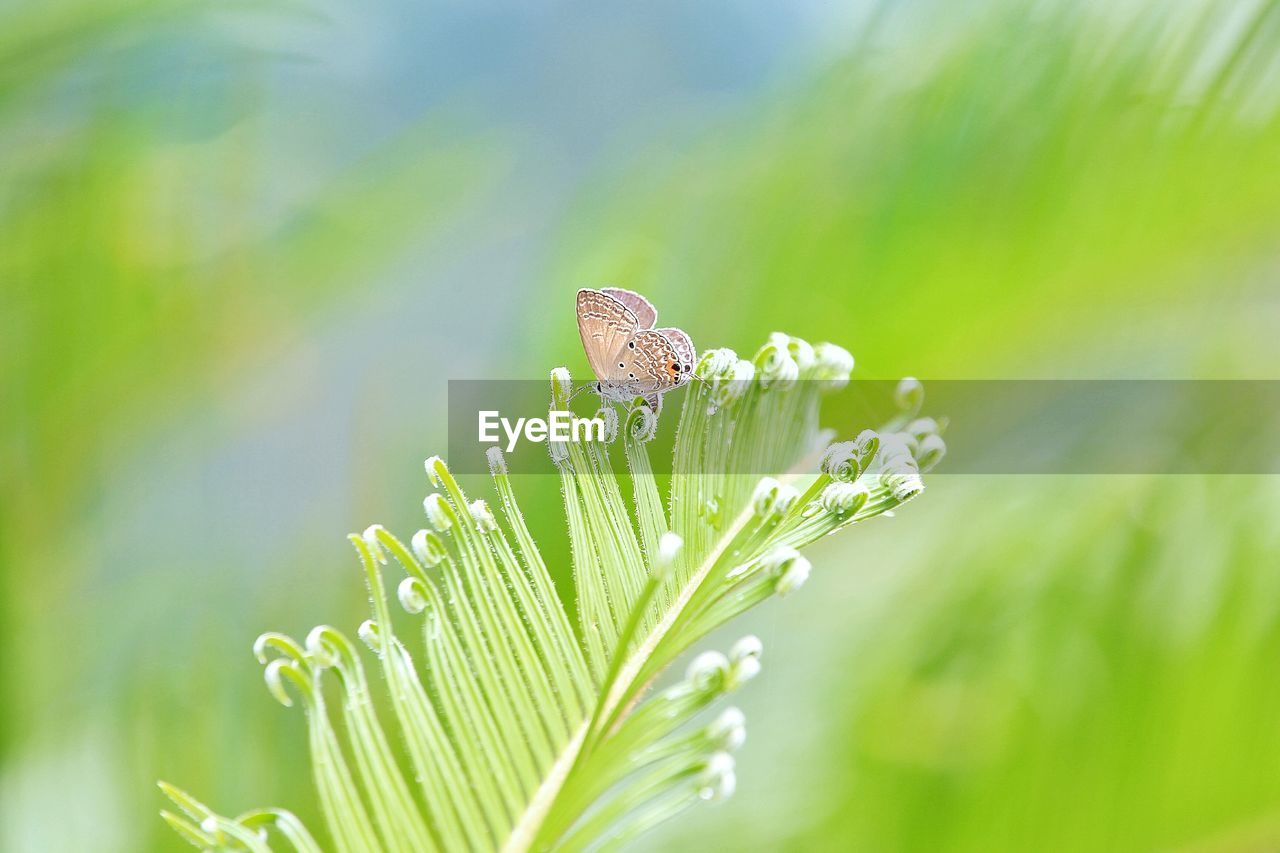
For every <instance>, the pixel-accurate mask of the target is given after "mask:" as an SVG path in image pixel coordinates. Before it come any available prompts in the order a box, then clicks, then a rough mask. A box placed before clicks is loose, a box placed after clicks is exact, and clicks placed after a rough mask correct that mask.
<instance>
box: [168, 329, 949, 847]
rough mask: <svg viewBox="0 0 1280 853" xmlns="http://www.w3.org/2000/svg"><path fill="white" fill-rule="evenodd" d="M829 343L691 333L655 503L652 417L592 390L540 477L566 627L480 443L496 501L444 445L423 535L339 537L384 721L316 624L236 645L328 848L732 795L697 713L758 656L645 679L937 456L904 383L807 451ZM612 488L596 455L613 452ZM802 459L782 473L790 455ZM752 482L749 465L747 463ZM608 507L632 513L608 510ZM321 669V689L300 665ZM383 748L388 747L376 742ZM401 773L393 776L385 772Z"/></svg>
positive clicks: (460, 843) (304, 841)
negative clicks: (303, 728)
mask: <svg viewBox="0 0 1280 853" xmlns="http://www.w3.org/2000/svg"><path fill="white" fill-rule="evenodd" d="M852 368H853V359H852V358H851V357H850V356H849V354H848V353H847V352H845V351H844V350H842V349H840V348H839V347H836V346H833V345H831V344H819V345H817V346H810V345H809V344H807V343H806V342H804V341H802V340H800V339H798V338H792V337H788V336H785V335H781V334H775V335H773V336H771V338H770V339H769V341H768V342H767V343H766V344H765V346H764V347H762V348H761V349H760V351H759V352H758V353H757V354H756V356H755V357H754V358H753V359H751V360H742V359H739V358H738V357H737V356H736V355H735V354H734V353H733V352H732V351H730V350H725V349H718V350H712V351H710V352H707V353H706V354H704V355H703V357H702V359H701V361H700V362H699V364H698V365H697V368H696V375H697V377H698V379H699V380H700V381H698V382H697V383H695V384H693V385H691V386H689V387H688V388H687V392H688V393H687V394H686V397H685V402H684V406H683V409H682V411H681V413H680V420H679V424H678V432H677V436H676V445H675V451H674V459H673V468H672V476H671V485H670V490H669V493H668V494H667V495H666V496H663V495H662V494H661V493H660V491H659V487H658V481H657V478H656V477H655V475H654V471H653V466H652V465H651V463H650V458H649V455H648V443H649V441H650V440H651V439H652V438H653V437H654V434H655V432H656V426H657V419H656V415H655V413H654V412H653V411H651V410H650V409H649V408H648V407H647V406H646V405H644V404H643V401H637V402H636V404H634V405H633V406H631V407H630V408H629V409H627V410H626V411H625V412H624V413H623V414H622V416H621V417H619V415H618V414H617V412H616V411H615V410H614V409H612V408H609V407H606V408H605V409H604V410H603V411H602V414H601V416H602V417H603V418H604V419H605V421H606V424H607V429H606V435H605V437H604V440H603V441H586V442H562V443H556V442H553V443H551V444H550V445H549V449H550V453H551V458H552V460H553V461H554V463H555V465H556V468H557V470H558V473H559V476H560V482H561V488H562V491H563V498H564V506H565V516H566V519H567V522H568V532H569V541H570V545H571V547H572V553H573V577H574V584H575V588H576V590H577V595H578V617H579V619H578V624H577V625H576V626H575V625H573V624H571V621H570V619H569V617H568V616H567V614H566V612H565V609H564V607H563V606H562V604H561V600H560V598H559V596H558V595H557V593H556V590H555V587H554V586H553V584H552V581H551V577H550V574H549V572H548V571H547V567H546V564H545V563H544V562H543V559H542V556H541V554H540V552H539V550H538V548H537V545H536V544H535V542H534V539H533V537H532V535H530V532H529V530H528V527H527V526H526V524H525V521H524V517H523V515H522V514H521V512H520V508H519V505H518V504H517V501H516V496H515V492H514V490H513V488H512V484H511V480H510V478H509V476H508V473H507V469H506V463H505V460H504V458H503V456H502V454H501V452H500V451H497V450H496V449H495V450H493V451H491V452H490V455H489V462H490V469H491V472H492V475H493V482H494V487H495V491H496V493H497V497H498V502H497V505H498V507H499V510H500V515H501V519H499V517H498V515H495V513H494V512H493V510H492V509H490V507H489V505H488V504H487V503H486V502H485V501H484V500H476V499H471V498H470V497H468V496H467V495H466V494H464V493H463V491H462V489H461V488H460V486H459V485H458V482H457V480H456V479H455V478H454V477H453V475H452V474H451V473H450V471H449V468H448V467H447V466H446V465H445V463H444V461H443V460H441V459H439V458H437V457H432V458H431V459H428V460H427V463H426V470H427V475H428V477H429V478H430V480H431V483H432V484H433V486H434V487H435V488H436V489H437V490H438V491H437V492H436V493H433V494H431V495H429V496H428V497H427V498H426V500H425V501H424V504H423V507H424V510H425V512H426V516H427V520H428V522H429V529H425V530H420V531H418V532H417V533H416V534H415V535H414V536H413V537H412V538H411V540H410V544H409V545H405V544H404V543H403V542H402V541H401V540H400V539H397V538H396V537H395V536H393V535H392V534H391V533H389V532H387V531H386V530H385V529H383V528H382V527H380V526H378V525H374V526H373V527H370V528H369V529H368V530H366V531H365V532H364V534H363V535H359V536H357V535H352V536H351V537H350V538H351V542H352V544H353V545H354V547H355V549H356V552H357V555H358V557H359V560H360V563H361V565H362V567H363V569H364V576H365V582H366V585H367V587H368V591H369V595H370V600H371V603H372V614H371V615H372V618H371V619H370V620H368V621H366V622H365V623H364V624H363V625H361V626H360V627H359V629H358V631H357V634H358V636H359V637H360V639H361V640H362V641H363V642H364V643H365V644H366V645H368V646H369V648H370V649H371V650H372V651H373V653H374V654H375V656H376V659H377V662H378V666H379V668H380V670H381V676H382V679H383V680H384V681H385V683H386V690H387V693H388V694H389V700H390V701H389V703H388V704H389V706H390V708H391V715H392V716H393V717H394V726H393V727H392V728H393V729H394V734H389V733H388V732H387V731H386V728H385V726H386V725H387V721H386V720H380V719H379V717H378V714H377V713H376V712H375V710H374V704H373V699H372V695H371V688H370V684H369V679H368V676H367V675H366V672H365V668H364V664H363V663H362V661H361V656H360V655H359V654H358V653H357V650H356V648H355V646H354V645H353V644H352V643H351V642H350V641H349V640H348V639H347V638H346V636H345V635H343V634H342V633H341V632H339V631H338V630H337V629H335V628H330V627H327V626H321V627H319V628H316V629H315V630H313V631H312V632H311V634H309V635H308V636H307V638H306V640H305V641H304V642H302V643H299V642H297V641H295V640H293V639H291V638H289V637H286V636H284V635H280V634H264V635H263V636H262V637H259V638H258V641H257V643H256V645H255V649H254V650H255V653H256V655H257V656H258V659H259V660H260V661H261V662H262V663H263V664H264V666H265V672H264V674H265V677H266V681H267V685H268V687H269V688H270V691H271V693H272V694H273V695H274V696H275V697H276V698H277V699H278V700H279V701H280V702H282V703H283V704H285V705H291V704H293V702H294V701H295V696H296V697H297V698H299V699H301V701H302V704H303V707H304V710H305V712H306V718H307V726H308V732H309V740H310V749H311V754H312V770H313V776H314V782H315V786H316V791H317V793H318V794H319V800H320V807H321V809H320V810H321V812H322V813H323V815H324V819H325V822H326V824H327V830H328V836H329V839H330V843H331V844H332V848H333V849H336V850H338V851H343V852H344V853H346V851H351V853H363V851H374V850H386V851H406V853H407V851H423V850H425V851H430V850H449V851H452V850H464V849H465V850H474V849H501V850H507V851H524V850H542V849H548V848H552V847H554V848H557V849H565V850H583V849H589V848H590V849H597V848H600V847H605V846H608V847H612V846H615V845H617V844H621V843H623V842H625V841H626V840H628V839H630V838H633V837H635V836H636V835H638V834H640V833H643V832H645V831H646V830H648V829H649V828H651V827H652V826H654V825H655V824H657V823H660V822H661V821H664V820H666V819H668V818H670V817H671V816H672V815H675V814H677V813H679V812H680V811H681V810H683V809H685V808H688V807H689V806H690V805H692V804H694V803H696V802H698V801H699V800H715V799H718V798H721V797H724V796H728V795H729V794H730V793H732V791H733V787H734V775H733V759H732V757H731V754H732V752H733V751H734V750H735V749H737V748H738V747H739V746H740V745H741V744H742V742H743V739H744V738H745V728H744V725H745V724H744V720H743V716H742V713H741V712H740V711H738V710H737V709H736V708H727V709H725V710H724V711H722V712H721V713H720V714H719V715H718V716H715V717H714V718H712V719H711V720H710V721H709V722H702V723H697V722H696V721H695V720H696V718H697V717H699V716H700V712H702V711H703V710H704V709H706V708H707V707H708V706H709V705H711V704H712V703H713V702H715V701H716V700H717V699H718V698H719V697H721V696H723V695H725V694H728V693H732V692H733V691H735V690H737V689H738V688H739V687H741V686H742V685H743V684H744V683H746V682H747V681H749V680H750V679H751V678H753V677H754V676H755V675H756V674H757V673H758V672H759V670H760V657H761V653H762V648H761V644H760V641H759V640H758V639H756V638H755V637H751V636H748V637H744V638H742V639H741V640H739V641H738V642H737V643H736V644H734V646H733V647H732V648H731V649H730V650H729V651H728V652H727V653H721V652H716V651H707V652H703V653H701V654H699V655H697V656H696V657H694V658H693V660H692V662H691V663H690V664H689V665H688V668H687V669H686V671H685V677H684V679H683V680H681V681H680V682H678V683H677V684H675V685H674V686H672V687H669V688H667V689H665V690H661V691H657V692H651V691H649V690H648V687H649V685H650V683H651V682H652V681H653V679H654V677H655V676H656V675H657V674H658V673H660V672H661V671H662V670H663V669H665V668H666V667H667V666H669V665H670V664H671V663H672V662H673V661H674V660H675V659H676V657H677V656H679V655H680V654H681V653H683V652H684V651H686V650H687V649H689V647H690V646H691V645H692V644H694V643H695V642H696V641H697V640H699V639H700V638H702V637H703V636H705V635H706V634H707V633H708V632H709V631H711V630H712V629H714V628H716V627H717V626H719V625H721V624H723V623H724V622H725V621H727V620H729V619H731V618H733V617H734V616H736V615H738V614H739V613H741V612H743V611H744V610H746V609H748V608H750V607H752V606H754V605H756V604H759V603H761V602H763V601H765V600H766V599H768V598H770V597H772V596H774V595H786V594H787V593H789V592H791V591H793V590H795V589H796V588H797V587H799V586H800V585H802V584H803V583H804V581H805V579H806V578H807V577H808V575H809V571H810V565H809V562H808V561H807V560H806V559H805V558H804V557H803V556H801V554H800V553H799V549H801V548H803V547H804V546H805V545H808V544H809V543H811V542H813V541H814V540H816V539H818V538H820V537H822V536H826V535H829V534H831V533H834V532H835V531H837V530H839V529H841V528H844V527H847V526H849V525H851V524H855V523H857V522H860V521H865V520H867V519H870V518H873V517H875V516H877V515H883V514H885V513H887V512H889V511H890V510H892V509H894V508H895V507H897V506H899V505H900V504H902V503H904V502H906V501H908V500H910V499H911V498H913V497H915V496H916V495H917V494H919V493H920V491H921V490H922V489H923V484H922V483H921V480H920V473H921V471H922V470H927V469H928V468H930V467H931V466H932V465H934V464H936V463H937V462H938V461H939V460H940V459H941V457H942V455H943V453H944V452H945V444H944V443H943V442H942V439H941V437H940V435H939V433H940V432H941V428H940V426H939V425H938V423H937V422H935V421H933V420H932V419H929V418H919V417H917V415H918V413H919V409H920V405H921V402H922V399H923V391H922V389H921V388H920V386H919V383H916V382H915V381H914V380H904V381H903V383H902V384H901V385H900V386H899V394H898V404H899V408H900V410H901V411H900V414H899V415H898V416H897V417H896V418H895V419H894V421H893V422H891V423H890V424H887V425H886V426H885V427H884V428H883V429H882V430H881V431H880V432H879V433H876V432H871V431H869V430H868V431H865V432H863V433H862V434H861V435H859V436H857V437H856V438H855V439H853V440H851V441H845V442H842V443H838V444H833V445H831V446H830V447H828V448H826V450H825V452H822V453H821V454H820V457H819V451H820V447H819V439H820V435H819V430H818V406H819V402H820V398H821V396H822V395H823V394H824V393H826V392H827V391H829V390H832V389H836V388H839V387H842V386H843V385H844V384H845V383H846V382H847V381H848V377H849V373H850V371H851V370H852ZM569 393H570V380H569V375H568V373H567V372H566V371H564V370H563V369H559V370H556V371H554V372H553V373H552V379H551V408H552V409H553V410H563V409H567V408H568V397H569ZM617 444H621V445H622V450H621V454H622V457H623V459H624V460H625V463H626V465H627V469H628V472H629V474H630V481H631V491H632V495H631V500H630V501H628V500H627V499H626V498H625V497H624V495H623V491H622V488H621V485H620V483H619V479H618V477H617V476H616V475H615V474H614V473H613V467H612V465H613V459H612V458H611V454H616V452H617V451H616V447H615V445H617ZM811 457H812V458H820V462H819V464H818V466H817V467H818V472H817V473H816V475H815V474H805V473H802V472H803V471H804V464H803V463H804V460H805V459H808V458H811ZM765 471H770V472H774V474H775V476H765V477H763V478H761V476H760V472H765ZM633 513H634V517H633ZM392 560H394V561H395V562H396V563H397V564H398V565H399V568H400V571H402V572H403V578H402V579H401V580H400V581H398V583H397V586H396V595H395V598H396V599H398V601H399V603H400V605H401V606H402V607H403V608H404V609H405V610H406V611H408V612H409V613H411V614H416V615H418V616H420V617H421V628H422V637H421V641H420V642H421V647H422V655H421V658H420V660H421V665H420V666H418V665H415V661H414V657H413V655H412V654H411V653H410V651H409V648H410V646H417V645H418V643H419V641H418V640H417V639H416V638H415V639H414V640H413V641H411V642H408V643H407V642H404V641H402V640H401V638H400V637H397V636H396V635H395V633H394V632H393V630H392V622H391V612H390V606H391V605H390V596H389V595H388V591H387V587H386V585H385V580H384V567H386V566H387V565H388V563H389V562H390V561H392ZM330 677H333V678H336V680H337V685H336V686H337V688H338V689H337V690H330V691H329V694H330V695H335V696H340V697H341V703H340V704H338V705H334V706H331V704H330V700H327V699H326V691H325V689H324V682H325V680H326V679H327V678H330ZM397 750H400V751H402V753H403V754H398V752H397ZM402 765H403V766H405V767H407V768H411V769H412V778H408V777H406V776H405V774H404V773H402V772H401V769H400V768H401V766H402ZM161 787H162V789H163V790H164V792H165V793H166V794H167V795H168V796H169V798H170V799H171V800H173V802H174V803H175V804H176V805H177V806H178V807H179V809H180V810H181V811H182V812H183V813H184V815H185V816H184V815H179V814H176V813H171V812H163V813H162V815H163V817H164V819H165V820H166V821H167V822H169V824H170V825H171V826H172V827H173V828H174V830H175V831H176V832H177V833H178V834H179V835H181V836H182V837H183V838H185V839H186V840H188V841H190V842H191V843H192V844H194V845H195V846H197V847H200V848H202V849H216V850H247V851H255V852H257V851H268V850H273V849H293V850H298V851H303V853H313V851H317V850H320V849H321V848H320V846H319V845H318V844H317V842H316V841H315V840H314V838H313V837H312V835H311V834H310V833H309V832H308V831H307V829H306V828H305V827H303V826H302V824H301V823H300V822H299V821H298V820H297V818H296V817H294V816H293V815H292V814H290V813H289V812H285V811H281V810H268V811H255V812H249V813H246V814H243V815H240V816H239V817H237V818H226V817H222V816H220V815H218V814H215V813H214V812H212V811H211V810H209V809H208V808H207V807H205V806H204V805H203V804H201V803H199V802H198V801H196V800H195V799H193V798H192V797H190V796H189V795H187V794H185V793H183V792H182V791H180V790H178V789H176V788H173V787H171V786H169V785H166V784H163V783H162V785H161Z"/></svg>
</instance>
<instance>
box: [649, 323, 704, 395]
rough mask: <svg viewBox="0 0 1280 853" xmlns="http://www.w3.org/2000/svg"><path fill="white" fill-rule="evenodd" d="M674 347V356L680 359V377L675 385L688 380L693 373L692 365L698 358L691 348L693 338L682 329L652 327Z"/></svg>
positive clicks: (696, 352)
mask: <svg viewBox="0 0 1280 853" xmlns="http://www.w3.org/2000/svg"><path fill="white" fill-rule="evenodd" d="M654 331H655V332H657V333H658V334H660V335H662V336H663V337H664V338H666V339H667V340H668V341H670V342H671V345H672V346H673V347H675V350H676V357H677V358H679V360H680V378H679V379H678V381H677V382H676V384H677V385H679V384H683V383H685V382H688V381H689V378H690V377H691V376H692V375H693V365H694V363H695V362H697V360H698V351H697V350H695V349H694V348H693V340H692V339H691V338H690V337H689V335H688V334H686V333H685V331H684V330H683V329H654Z"/></svg>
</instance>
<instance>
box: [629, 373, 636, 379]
mask: <svg viewBox="0 0 1280 853" xmlns="http://www.w3.org/2000/svg"><path fill="white" fill-rule="evenodd" d="M627 378H628V379H635V378H636V375H635V374H634V373H628V374H627Z"/></svg>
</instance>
